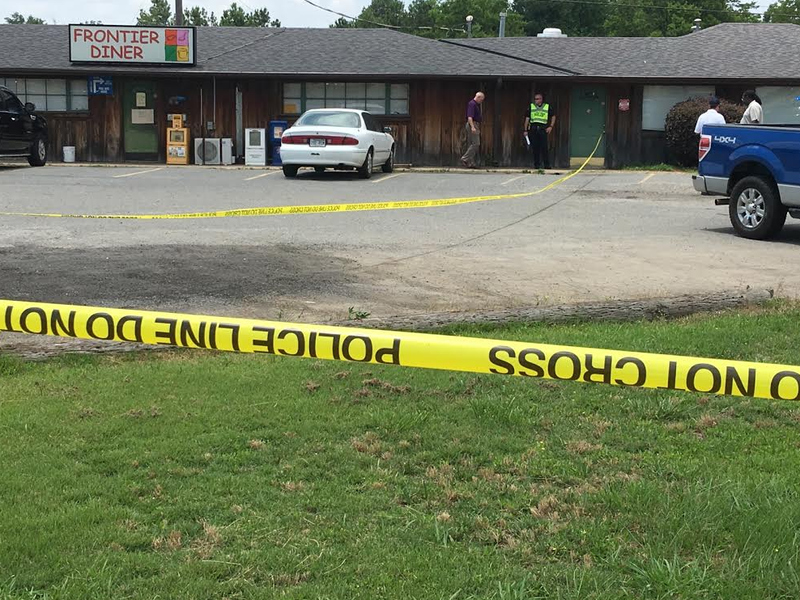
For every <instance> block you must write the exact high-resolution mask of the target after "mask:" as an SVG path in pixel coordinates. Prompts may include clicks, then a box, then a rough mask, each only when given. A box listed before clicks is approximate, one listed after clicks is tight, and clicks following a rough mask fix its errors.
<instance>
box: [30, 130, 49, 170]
mask: <svg viewBox="0 0 800 600" xmlns="http://www.w3.org/2000/svg"><path fill="white" fill-rule="evenodd" d="M28 163H29V164H30V165H31V166H32V167H43V166H44V165H45V164H46V163H47V143H46V142H45V141H44V138H42V137H37V138H36V140H34V142H33V146H31V154H30V156H29V157H28Z"/></svg>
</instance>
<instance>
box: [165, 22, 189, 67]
mask: <svg viewBox="0 0 800 600" xmlns="http://www.w3.org/2000/svg"><path fill="white" fill-rule="evenodd" d="M164 60H166V61H167V62H189V30H188V29H167V31H166V44H165V45H164Z"/></svg>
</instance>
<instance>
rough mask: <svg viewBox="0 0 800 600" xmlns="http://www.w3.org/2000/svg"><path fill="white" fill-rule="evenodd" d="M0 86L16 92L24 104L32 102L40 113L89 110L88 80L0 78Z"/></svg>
mask: <svg viewBox="0 0 800 600" xmlns="http://www.w3.org/2000/svg"><path fill="white" fill-rule="evenodd" d="M0 85H4V86H5V87H7V88H8V89H10V90H11V91H12V92H14V93H15V94H16V95H17V97H18V98H19V99H20V101H21V102H22V103H23V104H24V103H26V102H32V103H33V104H35V105H36V110H37V111H39V112H79V111H87V110H89V90H88V84H87V81H86V79H29V78H22V77H5V78H3V77H0Z"/></svg>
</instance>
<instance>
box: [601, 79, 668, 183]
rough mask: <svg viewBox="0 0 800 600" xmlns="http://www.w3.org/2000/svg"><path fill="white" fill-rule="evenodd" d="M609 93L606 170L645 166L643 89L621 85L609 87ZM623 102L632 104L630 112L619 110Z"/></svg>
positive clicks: (636, 86) (607, 102)
mask: <svg viewBox="0 0 800 600" xmlns="http://www.w3.org/2000/svg"><path fill="white" fill-rule="evenodd" d="M607 90H608V92H607V101H606V162H605V166H606V167H608V168H611V169H619V168H620V167H623V166H625V165H631V164H637V163H641V162H642V86H639V85H629V84H618V85H610V86H608V88H607ZM622 99H627V100H629V101H630V110H627V111H622V110H620V109H619V101H620V100H622ZM658 162H661V161H658Z"/></svg>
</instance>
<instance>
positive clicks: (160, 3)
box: [136, 0, 281, 27]
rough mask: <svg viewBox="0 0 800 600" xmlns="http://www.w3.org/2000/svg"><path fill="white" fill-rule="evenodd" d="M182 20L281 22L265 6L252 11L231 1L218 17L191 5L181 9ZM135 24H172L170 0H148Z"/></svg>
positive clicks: (240, 24) (191, 22)
mask: <svg viewBox="0 0 800 600" xmlns="http://www.w3.org/2000/svg"><path fill="white" fill-rule="evenodd" d="M183 22H184V24H186V25H187V26H191V25H194V26H196V27H209V26H210V27H217V26H222V27H280V26H281V22H280V21H278V20H277V19H274V20H270V18H269V11H268V10H267V9H266V8H259V9H256V10H254V11H252V12H247V11H245V10H244V9H243V8H242V7H241V6H239V5H238V4H236V2H233V3H232V4H231V5H230V7H229V8H226V9H225V10H224V11H223V12H222V16H221V17H220V18H219V19H218V18H217V16H216V15H215V14H214V13H213V12H212V13H210V14H209V12H208V11H207V10H206V9H205V8H202V7H200V6H191V7H189V8H185V9H184V10H183ZM136 24H137V25H174V24H175V19H174V18H173V16H172V8H171V0H150V9H149V10H147V11H146V12H145V11H144V10H140V11H139V18H138V20H137V22H136Z"/></svg>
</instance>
